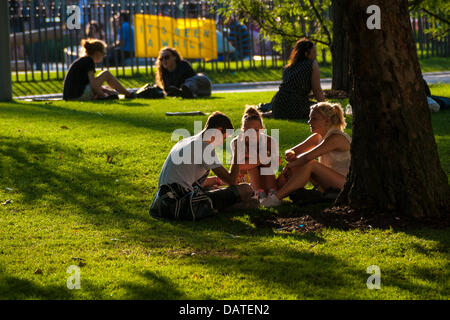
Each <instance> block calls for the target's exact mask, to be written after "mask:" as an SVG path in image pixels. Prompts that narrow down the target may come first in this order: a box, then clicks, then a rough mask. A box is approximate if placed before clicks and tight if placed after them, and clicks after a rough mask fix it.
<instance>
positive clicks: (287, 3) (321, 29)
mask: <svg viewBox="0 0 450 320" xmlns="http://www.w3.org/2000/svg"><path fill="white" fill-rule="evenodd" d="M211 2H212V3H214V4H215V5H216V10H217V11H218V12H219V13H220V14H222V15H223V16H224V17H225V18H227V19H230V18H234V19H238V20H239V21H241V22H244V23H249V22H256V23H257V24H258V25H259V27H260V28H261V31H262V33H263V35H264V36H266V37H268V38H270V39H271V40H272V41H274V42H275V43H277V44H278V47H280V46H281V44H282V43H283V42H285V43H287V44H292V43H294V42H295V41H297V40H298V39H300V38H302V37H308V38H309V39H311V40H313V41H315V42H317V43H321V44H323V45H327V46H330V45H331V42H332V38H331V34H332V32H331V20H330V19H329V15H328V10H329V7H330V5H331V0H320V1H317V0H316V1H314V0H303V1H292V0H273V1H261V0H211Z"/></svg>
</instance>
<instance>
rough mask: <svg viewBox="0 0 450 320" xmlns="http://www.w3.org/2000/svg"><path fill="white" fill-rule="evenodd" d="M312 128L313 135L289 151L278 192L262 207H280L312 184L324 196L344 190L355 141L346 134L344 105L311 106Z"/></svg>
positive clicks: (268, 198) (263, 203) (320, 104)
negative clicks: (294, 192) (307, 185)
mask: <svg viewBox="0 0 450 320" xmlns="http://www.w3.org/2000/svg"><path fill="white" fill-rule="evenodd" d="M308 124H309V126H310V128H311V132H312V135H310V136H309V137H308V138H307V139H306V140H305V141H303V142H302V143H300V144H299V145H297V146H295V147H294V148H292V149H289V150H286V153H285V157H286V161H287V162H288V163H287V165H286V166H285V167H284V169H283V172H282V173H281V174H280V176H279V177H278V179H277V187H278V188H277V192H276V193H275V194H273V195H270V196H269V197H267V198H266V199H264V200H263V201H262V202H261V204H262V205H264V206H266V207H275V206H279V205H280V204H281V200H282V199H283V198H284V197H286V196H288V195H289V194H291V193H292V192H293V191H295V190H297V189H301V188H303V187H304V186H305V185H306V184H307V183H308V182H311V183H312V184H313V185H315V186H316V187H317V189H318V191H320V192H325V191H330V189H337V190H338V191H340V190H342V189H343V188H344V184H345V181H346V179H347V173H348V171H349V167H350V144H351V138H350V137H349V136H348V135H347V134H346V133H344V128H345V126H346V123H345V118H344V111H343V110H342V107H341V105H340V104H338V103H335V104H331V103H328V102H321V103H318V104H316V105H313V106H311V112H310V115H309V121H308ZM316 158H319V161H316V160H315V159H316Z"/></svg>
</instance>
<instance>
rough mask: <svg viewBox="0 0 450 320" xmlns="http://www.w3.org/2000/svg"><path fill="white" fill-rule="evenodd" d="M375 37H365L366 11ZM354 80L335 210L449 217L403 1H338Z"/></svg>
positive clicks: (445, 188)
mask: <svg viewBox="0 0 450 320" xmlns="http://www.w3.org/2000/svg"><path fill="white" fill-rule="evenodd" d="M373 4H375V5H378V6H379V7H380V9H381V30H376V29H375V30H369V29H368V28H367V25H366V21H367V19H368V17H369V15H368V14H367V13H366V10H367V7H369V6H370V5H373ZM341 5H343V6H344V8H345V10H346V14H347V15H348V18H349V38H350V64H351V69H352V73H353V78H352V82H353V83H352V86H353V90H354V91H353V92H354V96H353V101H352V111H353V140H352V145H351V154H352V159H351V165H350V172H349V174H348V176H347V182H346V184H345V186H344V190H343V191H342V192H341V194H340V196H339V198H338V199H337V201H336V204H338V205H348V206H350V207H351V208H354V209H359V210H370V211H389V212H392V213H395V214H404V215H410V216H411V215H412V216H414V217H418V218H423V217H439V216H443V215H444V214H445V215H448V213H449V208H450V206H449V199H450V188H449V184H448V178H447V175H446V174H445V172H444V171H443V170H442V168H441V165H440V162H439V157H438V152H437V146H436V143H435V140H434V134H433V130H432V127H431V116H430V111H429V109H428V104H427V100H426V97H425V88H424V83H423V80H422V74H421V70H420V65H419V61H418V58H417V51H416V47H415V43H414V40H413V35H412V30H411V25H410V21H409V12H408V1H407V0H398V1H392V0H359V1H351V0H343V1H341Z"/></svg>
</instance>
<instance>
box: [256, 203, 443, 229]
mask: <svg viewBox="0 0 450 320" xmlns="http://www.w3.org/2000/svg"><path fill="white" fill-rule="evenodd" d="M304 209H305V210H304ZM304 209H303V208H298V211H291V212H288V213H281V214H277V213H269V214H266V215H260V216H255V217H252V223H254V224H255V226H257V227H269V228H274V229H275V230H276V231H287V232H310V231H313V232H315V231H320V230H321V229H323V228H332V229H341V230H351V229H359V230H370V229H373V228H379V229H389V228H392V229H395V230H404V229H417V228H422V227H425V226H426V227H431V228H434V229H445V228H448V227H450V217H449V214H448V213H447V214H444V213H443V215H442V217H441V218H437V219H429V218H428V219H416V218H413V217H407V216H400V215H396V214H395V213H388V212H385V213H383V212H379V213H367V212H356V211H355V210H353V209H351V208H348V207H332V208H327V205H322V207H317V206H316V207H315V208H314V209H312V210H311V209H308V208H307V207H305V208H304Z"/></svg>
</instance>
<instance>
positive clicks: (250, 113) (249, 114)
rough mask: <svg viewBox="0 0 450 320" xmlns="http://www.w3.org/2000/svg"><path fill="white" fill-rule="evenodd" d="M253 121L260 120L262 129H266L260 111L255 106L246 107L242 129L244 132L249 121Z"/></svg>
mask: <svg viewBox="0 0 450 320" xmlns="http://www.w3.org/2000/svg"><path fill="white" fill-rule="evenodd" d="M252 120H258V121H259V123H260V124H261V127H262V128H264V123H263V120H262V116H261V113H260V112H259V111H258V109H256V107H255V106H249V105H246V106H245V111H244V115H243V116H242V127H241V129H242V130H244V127H245V124H246V123H247V122H248V121H252Z"/></svg>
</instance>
